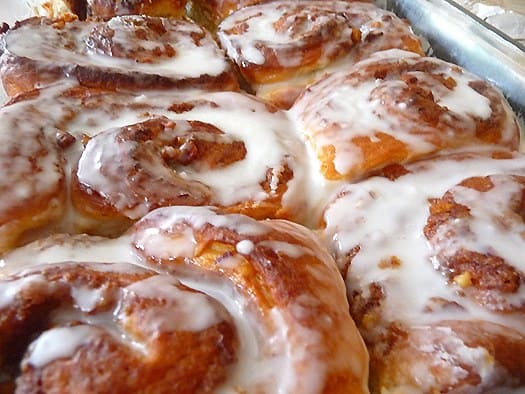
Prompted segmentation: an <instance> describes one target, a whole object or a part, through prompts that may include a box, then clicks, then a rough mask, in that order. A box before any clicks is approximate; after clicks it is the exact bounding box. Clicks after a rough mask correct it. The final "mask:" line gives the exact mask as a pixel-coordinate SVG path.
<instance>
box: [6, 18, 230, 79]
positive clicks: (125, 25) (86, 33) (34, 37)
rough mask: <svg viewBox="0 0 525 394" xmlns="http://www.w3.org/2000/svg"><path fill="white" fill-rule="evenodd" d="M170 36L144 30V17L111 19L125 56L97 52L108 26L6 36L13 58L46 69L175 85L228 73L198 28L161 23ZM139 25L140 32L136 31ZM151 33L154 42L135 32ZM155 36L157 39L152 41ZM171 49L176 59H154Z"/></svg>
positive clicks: (48, 28) (28, 28) (37, 29)
mask: <svg viewBox="0 0 525 394" xmlns="http://www.w3.org/2000/svg"><path fill="white" fill-rule="evenodd" d="M158 20H159V21H160V23H161V24H162V26H163V28H164V29H166V32H165V33H162V34H161V35H157V34H156V33H152V30H149V28H147V27H146V28H145V26H146V25H147V24H146V22H145V19H144V17H142V16H119V17H115V18H113V19H111V20H110V21H109V22H107V24H106V25H105V26H107V27H109V28H111V29H113V31H114V32H115V35H114V37H113V42H114V45H115V46H118V47H119V49H120V50H121V51H123V53H124V56H131V57H132V58H131V59H127V58H126V57H118V54H117V53H113V49H114V48H112V50H111V51H110V54H105V53H102V52H100V51H99V50H98V49H95V48H94V47H93V42H92V41H90V40H91V37H90V35H92V34H93V30H94V29H96V28H101V26H104V22H94V21H91V22H80V21H74V22H69V23H68V24H67V25H66V28H64V29H60V28H55V27H53V26H52V25H47V24H38V25H33V24H31V25H23V26H20V27H18V28H17V29H15V30H12V31H10V32H9V34H7V35H6V37H5V41H6V48H7V50H8V52H9V53H11V54H14V55H16V56H20V57H27V58H30V59H33V60H36V61H39V62H42V64H43V67H45V66H46V65H51V64H57V65H59V66H69V67H73V65H78V66H83V67H98V68H100V69H104V70H109V71H113V72H115V71H117V72H122V71H125V72H138V73H143V74H152V75H161V76H164V77H169V78H173V79H184V78H197V77H200V76H202V75H210V76H217V75H220V74H221V73H223V72H225V71H226V70H227V69H228V67H229V66H228V63H227V62H226V59H225V58H224V55H223V53H222V51H221V50H220V49H219V48H218V46H217V45H216V44H215V43H214V41H213V40H212V38H211V37H210V36H209V35H208V34H206V35H204V34H203V30H202V29H201V28H200V27H198V26H197V25H195V24H193V23H190V22H186V21H182V20H175V19H166V18H161V19H158ZM134 24H136V25H137V26H135V27H133V25H134ZM144 28H145V31H148V30H149V33H148V34H149V36H150V37H149V38H147V39H143V38H138V37H137V36H136V35H135V32H136V31H140V30H143V29H144ZM201 34H203V35H204V38H203V39H201V40H200V42H199V44H196V43H195V42H194V40H193V35H201ZM151 36H153V37H151ZM168 47H171V48H172V49H173V50H174V51H173V55H163V56H158V55H154V52H153V51H154V49H156V48H157V49H159V50H160V51H162V52H161V53H163V52H165V51H166V48H168ZM144 51H149V52H150V53H151V55H150V56H149V60H148V61H135V59H134V57H135V56H137V55H136V53H135V54H134V52H137V53H139V54H140V55H143V54H144Z"/></svg>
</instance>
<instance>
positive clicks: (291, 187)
mask: <svg viewBox="0 0 525 394" xmlns="http://www.w3.org/2000/svg"><path fill="white" fill-rule="evenodd" d="M174 101H175V102H179V101H178V100H174ZM186 101H189V102H190V103H195V106H194V108H193V109H192V110H189V111H186V112H183V113H175V112H170V111H166V110H162V109H159V108H155V111H156V113H159V114H162V115H165V116H167V117H168V118H170V119H173V120H175V121H176V122H177V121H178V122H177V126H176V127H175V129H173V130H171V129H170V130H167V131H166V133H165V134H166V135H165V136H163V137H162V138H165V139H166V140H169V136H170V135H171V138H173V137H174V136H177V135H184V133H187V131H184V133H183V132H182V131H181V130H183V129H184V130H185V127H184V125H187V123H185V121H188V120H192V121H200V122H205V123H208V124H211V125H213V126H215V127H217V128H219V129H220V130H221V131H222V132H223V133H225V136H224V137H222V136H221V138H223V139H225V138H226V139H228V138H231V140H232V141H240V142H242V143H243V144H244V147H245V149H246V156H245V158H244V159H243V160H239V161H237V162H234V163H231V164H229V165H226V166H222V167H218V168H208V167H206V166H198V165H195V166H193V165H191V164H190V165H181V164H178V165H177V166H176V169H175V170H172V169H169V168H168V167H166V166H163V165H162V163H161V159H160V157H159V158H158V160H157V161H158V162H157V161H155V163H156V164H157V165H155V166H153V165H152V167H151V168H150V170H149V172H151V173H152V174H154V176H155V177H156V179H159V180H164V181H166V182H168V180H169V179H172V178H173V177H175V176H176V177H178V178H179V180H180V182H184V181H187V182H200V184H202V185H205V186H206V187H208V188H210V192H211V195H212V201H211V203H213V204H218V205H226V206H227V205H232V204H236V203H239V202H242V201H262V200H265V199H267V198H270V197H272V196H273V194H274V193H275V190H276V188H277V186H278V184H279V183H280V182H282V176H281V171H282V169H283V166H284V165H287V166H288V167H289V168H290V169H292V171H293V178H292V180H290V181H289V182H288V183H287V186H288V188H287V189H286V193H285V195H284V196H283V202H282V203H283V205H284V206H287V207H290V209H292V210H293V209H294V208H295V207H296V206H298V205H300V204H301V203H302V201H304V199H305V197H304V195H303V194H302V193H301V187H302V185H303V184H304V178H305V173H304V170H303V166H302V161H303V159H302V157H303V156H304V155H303V151H304V147H303V145H302V144H301V142H300V141H299V139H297V137H296V136H295V135H294V134H291V133H290V132H289V131H290V129H291V128H292V125H291V124H290V122H289V120H288V119H287V117H286V116H285V114H284V113H283V112H280V111H277V112H270V111H269V110H268V108H267V107H266V106H265V104H264V103H262V102H259V101H257V100H255V99H253V98H250V97H249V96H247V95H242V94H240V93H232V92H223V93H211V94H207V95H206V96H200V97H194V98H193V99H191V100H190V99H189V97H187V98H186ZM180 103H184V100H182V101H180ZM232 113H235V116H232ZM179 124H180V126H179ZM248 125H249V126H248ZM188 127H189V126H188ZM118 133H119V132H118V130H114V131H108V132H105V133H101V134H99V135H98V136H97V137H96V138H94V139H93V140H92V141H90V143H89V144H88V146H87V148H86V151H85V152H84V154H83V155H82V157H81V159H80V162H79V169H78V172H77V174H78V177H79V180H80V181H81V182H82V183H83V184H84V185H87V186H89V187H91V188H92V189H93V190H96V191H98V192H99V193H101V194H102V195H107V196H111V197H112V199H111V200H112V201H113V203H114V205H115V206H116V207H117V208H119V209H127V214H128V215H129V216H130V217H134V218H136V217H140V216H142V215H143V214H145V213H146V212H147V211H148V210H149V208H148V204H149V201H148V200H146V201H143V202H141V203H140V204H139V205H138V206H136V207H134V208H133V209H131V208H130V207H131V206H132V205H133V204H137V202H134V200H133V198H134V197H132V195H131V194H130V193H129V192H128V191H127V186H126V185H127V183H126V182H127V181H126V179H125V177H124V178H122V177H120V178H118V177H117V176H116V174H117V175H118V173H119V171H121V169H120V167H119V163H123V165H124V166H129V165H132V164H133V163H134V162H133V161H132V159H131V157H129V156H130V152H132V151H133V149H135V148H136V143H132V142H128V143H120V144H117V143H116V142H115V141H116V139H117V136H118ZM202 137H203V138H211V136H208V137H207V136H206V135H203V136H202ZM199 138H200V137H199ZM159 139H160V137H159ZM219 142H220V141H219ZM116 152H117V153H116ZM115 155H117V157H118V158H119V161H115ZM142 165H144V163H142ZM201 167H203V168H201ZM124 168H127V167H124ZM148 168H149V167H148ZM269 169H274V170H273V172H272V175H273V177H272V188H271V189H270V191H269V192H267V191H265V190H264V189H263V187H262V186H261V183H262V182H264V181H265V180H266V177H267V171H268V170H269ZM174 171H175V172H176V174H175V172H174ZM115 178H116V179H115ZM190 188H191V186H190ZM190 190H191V189H190Z"/></svg>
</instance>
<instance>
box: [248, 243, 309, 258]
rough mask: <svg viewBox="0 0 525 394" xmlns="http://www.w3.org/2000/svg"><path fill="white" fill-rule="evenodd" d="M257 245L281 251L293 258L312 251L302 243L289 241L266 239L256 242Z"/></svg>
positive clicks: (277, 251)
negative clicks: (297, 243) (296, 243)
mask: <svg viewBox="0 0 525 394" xmlns="http://www.w3.org/2000/svg"><path fill="white" fill-rule="evenodd" d="M257 246H262V247H264V248H269V249H272V250H273V251H275V252H276V253H283V254H285V255H287V256H289V257H291V258H293V259H298V258H299V257H301V256H303V255H305V254H312V251H311V250H309V249H308V248H306V247H304V246H302V245H295V244H292V243H289V242H282V241H275V240H268V241H261V242H258V243H257Z"/></svg>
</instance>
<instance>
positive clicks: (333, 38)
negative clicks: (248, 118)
mask: <svg viewBox="0 0 525 394" xmlns="http://www.w3.org/2000/svg"><path fill="white" fill-rule="evenodd" d="M217 35H218V37H219V39H220V41H221V43H222V45H223V47H224V48H225V49H226V53H227V54H228V56H229V57H230V58H231V59H232V60H233V61H234V62H235V63H236V64H237V66H238V67H239V70H240V72H241V74H242V76H243V77H244V78H245V79H246V81H247V82H248V83H249V84H250V85H251V87H252V88H253V90H254V91H255V93H256V94H257V95H258V96H261V97H263V98H265V99H267V100H269V101H271V102H273V103H275V104H277V105H280V106H281V107H283V108H288V107H290V106H291V104H292V103H293V101H294V100H295V98H296V97H297V96H298V94H299V92H300V91H301V90H302V89H303V88H304V86H306V85H307V84H308V83H311V82H313V81H315V80H317V79H319V78H321V77H322V76H323V75H324V74H326V73H329V72H332V71H334V70H337V69H345V68H347V67H348V65H350V64H353V63H355V62H356V61H358V60H360V59H363V58H366V57H368V56H370V55H371V54H372V53H374V52H376V51H380V50H386V49H391V48H399V49H405V50H409V51H414V52H416V53H419V54H423V50H422V48H421V43H420V41H419V39H418V38H417V37H416V36H415V35H414V34H413V33H412V31H411V30H410V27H409V26H408V25H407V24H406V23H405V22H404V21H402V20H401V19H399V18H398V17H397V16H395V15H394V14H393V13H390V12H388V11H385V10H382V9H380V8H378V7H377V6H375V5H373V4H370V3H361V2H345V1H299V2H297V1H288V0H284V1H282V0H281V1H272V2H269V3H265V4H260V5H256V6H252V7H246V8H243V9H240V10H238V11H236V12H234V13H233V14H231V15H230V16H229V17H227V18H226V19H225V20H224V21H223V22H222V23H221V24H220V26H219V31H218V33H217Z"/></svg>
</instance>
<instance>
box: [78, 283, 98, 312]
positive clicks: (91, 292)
mask: <svg viewBox="0 0 525 394" xmlns="http://www.w3.org/2000/svg"><path fill="white" fill-rule="evenodd" d="M106 291H107V289H106V288H104V287H100V288H92V287H88V286H73V287H71V296H72V297H73V299H74V300H75V304H76V305H77V306H78V308H80V310H81V311H82V312H90V311H92V310H93V309H95V307H96V306H97V305H98V304H99V303H100V302H103V301H104V293H105V292H106Z"/></svg>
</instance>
